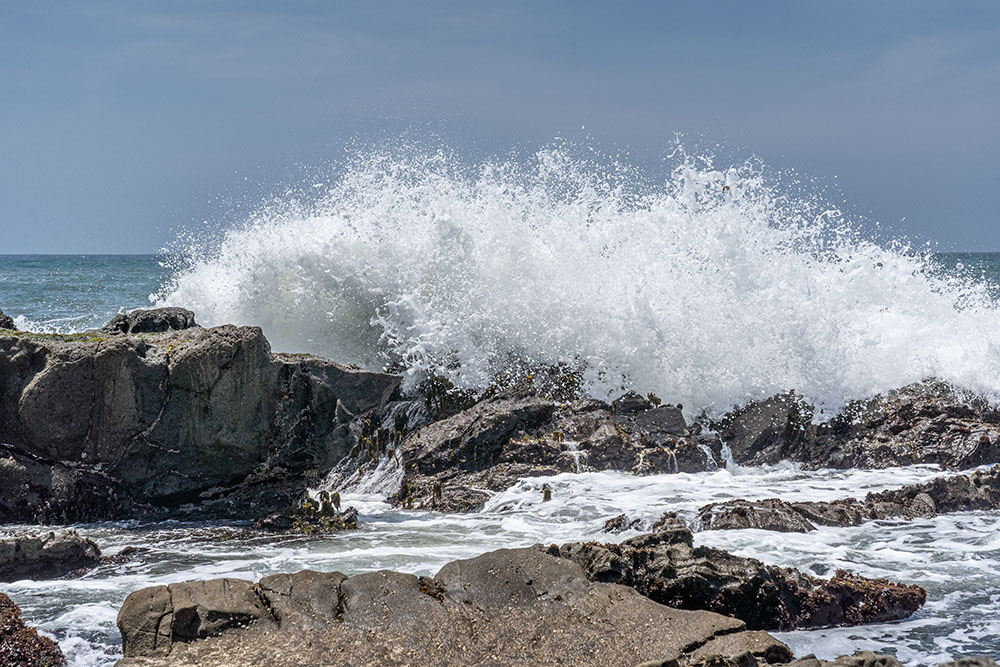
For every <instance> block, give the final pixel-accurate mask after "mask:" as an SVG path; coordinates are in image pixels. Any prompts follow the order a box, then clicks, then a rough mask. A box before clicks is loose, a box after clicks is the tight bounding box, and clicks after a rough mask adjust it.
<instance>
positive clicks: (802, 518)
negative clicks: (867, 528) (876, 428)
mask: <svg viewBox="0 0 1000 667" xmlns="http://www.w3.org/2000/svg"><path fill="white" fill-rule="evenodd" d="M995 509H1000V465H996V466H993V467H992V468H989V469H987V470H979V471H976V472H974V473H971V474H968V475H954V476H951V477H940V478H938V479H934V480H931V481H929V482H924V483H922V484H911V485H909V486H904V487H903V488H900V489H893V490H890V491H881V492H878V493H869V494H868V495H867V496H866V497H865V498H864V499H861V500H858V499H855V498H843V499H840V500H834V501H809V502H786V501H783V500H779V499H777V498H769V499H766V500H754V501H748V500H729V501H725V502H721V503H712V504H710V505H705V506H704V507H702V508H701V509H700V510H699V511H698V526H699V527H700V528H701V529H702V530H726V529H741V528H758V529H762V530H775V531H780V532H791V533H805V532H809V531H811V530H815V529H816V525H821V526H857V525H859V524H861V523H864V522H865V521H871V520H874V519H891V518H915V517H930V516H934V515H936V514H943V513H948V512H970V511H977V510H995Z"/></svg>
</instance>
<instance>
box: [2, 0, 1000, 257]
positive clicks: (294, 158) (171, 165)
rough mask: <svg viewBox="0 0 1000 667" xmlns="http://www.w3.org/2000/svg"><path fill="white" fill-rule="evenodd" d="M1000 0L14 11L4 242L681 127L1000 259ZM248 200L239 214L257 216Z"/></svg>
mask: <svg viewBox="0 0 1000 667" xmlns="http://www.w3.org/2000/svg"><path fill="white" fill-rule="evenodd" d="M998 119H1000V3H992V2H956V1H954V0H950V1H941V2H924V1H921V0H905V1H899V2H871V1H858V2H853V1H847V2H811V1H806V0H803V1H800V2H690V3H679V2H676V3H675V2H633V3H596V2H594V3H587V2H496V3H473V2H467V1H466V2H357V3H331V2H274V3H262V2H225V1H215V2H210V1H207V2H141V1H136V2H100V1H96V2H87V3H76V2H72V3H71V2H30V3H29V2H23V3H15V2H6V3H2V4H0V231H2V232H3V233H2V234H0V254H2V253H20V252H53V253H62V252H71V253H96V252H149V251H153V250H155V249H157V248H158V247H160V246H162V245H163V244H164V243H166V242H168V241H169V240H171V239H172V238H173V236H174V234H175V233H176V230H177V229H178V228H179V227H181V226H183V225H189V224H191V223H193V222H198V221H201V220H203V219H208V220H218V219H222V218H225V217H226V216H227V215H231V214H232V210H233V208H234V205H233V203H232V202H233V200H237V199H240V198H241V197H242V198H253V197H257V196H261V195H262V194H264V193H266V192H269V191H271V190H273V189H274V188H276V187H277V186H278V184H279V183H282V182H288V181H289V180H290V179H294V178H295V174H296V173H297V172H299V171H301V170H302V169H303V168H310V167H322V166H323V165H325V164H328V163H330V162H332V161H335V160H336V159H337V158H338V157H340V156H341V155H343V151H344V150H345V147H346V146H349V145H351V142H352V141H354V140H356V139H358V138H362V139H365V140H368V139H370V138H371V137H373V136H374V137H378V136H383V137H392V136H394V135H395V134H397V133H400V132H403V131H407V130H408V131H410V132H414V133H416V134H421V133H424V132H433V133H436V134H437V135H438V136H441V137H444V138H445V140H446V141H447V143H448V144H449V145H450V146H451V147H452V148H454V149H455V150H456V151H457V152H459V153H463V152H467V153H468V154H470V155H472V154H473V153H476V152H486V153H489V152H493V151H495V152H499V153H506V152H507V151H509V150H510V149H511V148H522V149H523V148H529V149H533V148H537V147H540V146H542V145H544V144H546V143H548V142H550V141H551V140H552V139H553V138H554V137H557V136H565V135H566V134H568V133H569V134H572V133H574V132H578V131H579V128H580V127H581V126H585V127H586V134H587V135H588V136H590V137H593V140H594V141H595V142H597V143H600V144H601V145H602V146H604V147H612V148H614V149H617V148H621V149H626V150H628V151H629V152H630V153H631V154H632V155H633V156H634V157H635V159H637V160H639V161H643V160H648V161H649V163H650V164H656V158H657V157H658V156H661V155H662V154H663V153H664V151H665V149H667V148H668V147H669V145H670V143H671V141H672V140H673V137H674V135H675V133H682V134H684V135H685V136H686V137H688V138H689V139H688V140H689V141H690V142H691V143H699V144H704V145H709V146H714V145H715V144H721V145H722V146H724V147H725V148H724V151H725V152H727V153H728V154H732V155H734V156H748V155H751V154H753V155H757V156H760V157H761V158H763V160H764V161H765V162H766V163H767V164H768V165H770V166H772V167H775V168H779V169H785V168H793V169H795V170H797V171H798V172H800V173H802V174H804V175H807V176H810V177H815V178H816V179H817V180H818V181H819V182H821V183H826V184H836V188H837V190H838V191H839V193H840V194H839V195H838V200H839V197H843V198H844V199H846V200H847V202H848V210H849V212H851V213H852V214H854V215H856V216H858V217H864V218H865V219H867V220H878V221H880V222H881V223H883V224H884V225H886V226H887V227H889V228H890V229H892V230H894V231H896V232H898V233H900V234H907V235H910V236H912V237H915V238H917V239H931V240H935V241H938V242H940V246H941V247H942V248H943V249H961V250H1000V224H998V223H1000V216H998V215H997V205H996V203H995V199H996V197H997V194H998V190H1000V188H998V182H1000V129H998V127H997V123H998ZM237 208H238V207H237Z"/></svg>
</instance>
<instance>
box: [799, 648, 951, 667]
mask: <svg viewBox="0 0 1000 667" xmlns="http://www.w3.org/2000/svg"><path fill="white" fill-rule="evenodd" d="M788 667H903V665H902V663H900V662H899V660H896V658H894V657H893V656H891V655H880V654H878V653H872V652H871V651H858V652H857V653H855V654H854V655H842V656H840V657H838V658H836V659H835V660H819V659H818V658H816V656H814V655H807V656H804V657H802V658H799V659H798V660H794V661H792V662H790V663H788ZM941 667H944V665H942V666H941Z"/></svg>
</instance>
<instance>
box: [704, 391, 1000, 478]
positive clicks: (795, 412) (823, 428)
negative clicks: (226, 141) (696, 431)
mask: <svg viewBox="0 0 1000 667" xmlns="http://www.w3.org/2000/svg"><path fill="white" fill-rule="evenodd" d="M816 413H817V410H816V408H815V407H814V406H812V405H809V404H808V403H807V402H805V401H804V400H803V399H802V398H801V397H799V396H797V395H795V394H781V395H778V396H774V397H772V398H769V399H767V400H765V401H759V402H755V403H751V404H749V405H747V406H745V407H743V408H740V409H738V410H735V411H733V412H731V413H729V414H728V415H726V416H725V417H723V418H721V419H719V420H717V421H715V422H712V423H711V424H710V426H711V428H713V429H715V430H716V431H717V432H718V434H719V435H720V436H721V437H722V439H723V440H724V441H725V442H726V444H728V445H729V447H730V450H731V451H732V454H733V459H734V460H735V461H736V463H739V464H745V465H760V464H765V463H777V462H778V461H781V460H791V461H799V462H801V463H802V464H803V465H805V466H806V467H809V468H821V467H829V468H887V467H890V466H900V465H911V464H915V463H935V464H939V465H941V466H942V467H946V468H950V469H967V468H973V467H976V466H980V465H985V464H990V463H998V462H1000V411H998V410H996V409H994V408H992V407H990V405H989V404H988V402H987V401H985V400H984V399H981V398H977V397H973V396H968V395H964V394H962V393H960V392H958V391H956V390H954V389H953V388H951V387H950V386H948V385H946V384H944V383H941V382H932V381H928V382H922V383H917V384H912V385H908V386H906V387H903V388H901V389H898V390H895V391H892V392H889V393H887V394H885V395H883V396H876V397H875V398H872V399H870V400H867V401H858V402H854V403H851V404H849V405H848V406H846V407H845V408H844V409H843V410H841V411H840V412H839V413H838V414H836V415H834V416H833V417H832V419H829V420H825V415H823V414H822V413H820V414H818V415H817V414H816ZM815 417H819V418H820V419H818V420H816V421H819V422H821V423H814V418H815Z"/></svg>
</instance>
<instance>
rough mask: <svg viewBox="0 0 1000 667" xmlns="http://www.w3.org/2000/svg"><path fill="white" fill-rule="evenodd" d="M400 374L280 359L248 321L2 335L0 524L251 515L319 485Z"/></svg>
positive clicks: (312, 360)
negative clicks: (202, 510) (180, 510)
mask: <svg viewBox="0 0 1000 667" xmlns="http://www.w3.org/2000/svg"><path fill="white" fill-rule="evenodd" d="M399 383H400V377H399V376H395V375H389V374H385V373H371V372H365V371H361V370H355V369H351V368H347V367H344V366H341V365H339V364H335V363H332V362H329V361H326V360H323V359H319V358H316V357H310V356H300V355H280V354H279V355H275V354H272V353H271V350H270V346H269V345H268V343H267V340H266V339H265V338H264V335H263V334H262V333H261V330H260V329H259V328H256V327H234V326H222V327H216V328H212V329H203V328H200V327H195V328H188V329H183V330H179V331H175V330H171V331H166V332H162V333H150V334H142V335H130V334H129V335H100V334H99V333H91V334H87V335H67V336H56V335H53V336H43V335H38V334H9V335H4V334H3V332H2V331H0V433H2V434H3V438H2V440H3V449H2V450H0V489H5V488H6V489H11V490H14V489H18V488H20V489H21V492H20V493H19V494H14V495H7V494H3V495H4V496H5V498H4V499H3V500H0V522H31V521H47V520H53V518H56V519H58V520H61V521H76V520H91V519H97V518H114V517H120V516H127V515H129V514H130V513H132V512H134V511H135V508H133V505H134V504H142V505H146V506H152V507H165V508H177V507H180V506H184V505H192V504H201V505H203V506H204V505H205V504H206V503H209V504H210V505H211V506H212V507H213V508H214V509H213V510H212V511H213V512H214V513H216V514H219V515H225V516H235V517H247V518H249V517H254V516H259V515H263V514H267V513H269V512H270V511H274V510H275V509H280V508H283V507H285V506H286V505H288V504H289V503H290V502H291V501H292V500H293V499H295V497H296V496H297V495H298V494H300V493H301V492H302V490H303V489H304V488H305V487H306V486H307V485H312V484H316V483H318V482H319V481H320V480H321V479H322V477H323V475H324V474H325V473H326V472H327V471H328V470H329V469H330V468H331V467H332V466H333V465H334V464H335V463H336V462H337V461H338V460H340V459H341V458H343V457H344V456H345V455H346V454H347V453H349V451H350V450H351V448H352V447H353V445H354V443H355V440H356V435H355V432H356V430H357V429H356V428H353V427H352V422H354V421H356V419H357V418H358V417H359V416H362V415H367V414H368V413H372V412H378V411H379V410H381V409H382V408H384V407H385V406H386V404H387V403H388V402H389V401H390V400H391V399H392V398H393V397H394V396H395V394H396V393H397V391H398V387H399Z"/></svg>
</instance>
